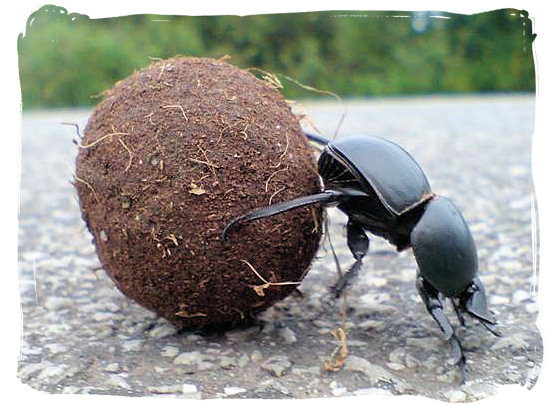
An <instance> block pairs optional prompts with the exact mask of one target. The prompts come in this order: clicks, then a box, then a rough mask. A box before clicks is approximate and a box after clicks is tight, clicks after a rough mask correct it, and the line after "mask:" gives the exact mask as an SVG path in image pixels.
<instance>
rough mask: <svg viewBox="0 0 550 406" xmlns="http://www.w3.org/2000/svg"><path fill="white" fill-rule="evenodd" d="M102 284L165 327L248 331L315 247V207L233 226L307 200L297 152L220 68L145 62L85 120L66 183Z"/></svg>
mask: <svg viewBox="0 0 550 406" xmlns="http://www.w3.org/2000/svg"><path fill="white" fill-rule="evenodd" d="M74 183H75V186H76V188H77V191H78V197H79V201H80V207H81V211H82V216H83V218H84V220H85V222H86V224H87V226H88V228H89V230H90V232H91V233H92V235H93V237H94V243H95V247H96V250H97V253H98V256H99V259H100V261H101V263H102V266H103V267H104V269H105V270H106V272H107V273H108V274H109V276H110V277H111V278H112V279H113V281H114V282H115V284H116V286H117V287H118V288H119V289H120V290H121V291H122V292H123V293H124V294H125V295H127V296H128V297H130V298H132V299H134V300H135V301H136V302H138V303H139V304H141V305H142V306H144V307H146V308H148V309H150V310H152V311H154V312H156V313H157V314H159V315H160V316H162V317H164V318H166V319H168V320H169V321H171V322H173V323H174V324H176V326H178V327H179V328H183V329H195V328H204V327H220V326H223V327H226V326H228V325H235V324H240V323H242V322H246V321H249V320H250V319H252V318H253V317H254V315H256V314H257V313H259V312H260V311H262V310H265V309H266V308H268V307H269V306H270V305H272V304H273V303H275V302H276V301H278V300H280V299H282V298H284V297H285V296H287V295H288V294H289V293H290V292H292V291H293V290H294V289H295V287H296V286H297V285H296V282H300V281H301V280H302V278H303V277H304V276H305V274H306V272H307V270H308V267H309V264H310V262H311V260H312V258H313V257H314V255H315V253H316V251H317V248H318V244H319V240H320V234H321V233H320V227H319V224H320V222H321V213H320V211H319V210H318V209H317V208H311V207H310V208H303V209H299V210H294V211H291V212H288V213H285V214H282V215H278V216H275V217H272V218H268V219H263V220H260V221H256V222H253V223H251V224H248V225H246V226H244V227H242V228H240V229H239V230H238V231H236V232H235V233H233V234H232V235H231V236H230V238H229V239H228V240H227V241H225V242H224V241H223V240H222V238H221V233H222V230H223V229H224V227H225V226H226V225H227V223H228V222H229V221H230V220H231V219H233V218H234V217H236V216H238V215H241V214H244V213H246V212H247V211H249V210H252V209H254V208H259V207H263V206H267V205H269V204H271V203H275V202H280V201H283V200H288V199H290V198H293V197H297V196H302V195H307V194H312V193H316V192H318V191H319V188H320V185H319V180H318V176H317V173H316V167H315V163H314V156H313V151H312V149H311V147H310V146H309V145H308V143H307V140H306V138H305V136H304V134H303V132H302V130H301V128H300V125H299V122H298V120H297V118H296V117H295V116H294V114H293V113H292V112H291V110H290V108H289V106H288V105H287V103H286V101H285V99H284V97H283V96H282V95H281V93H280V92H279V91H278V90H277V89H276V88H275V86H274V85H273V83H270V82H268V81H264V80H261V79H258V78H256V77H255V76H254V75H252V74H251V73H249V72H247V71H245V70H242V69H239V68H237V67H235V66H233V65H231V64H229V63H227V62H226V61H225V60H212V59H204V58H188V57H179V58H174V59H169V60H162V61H157V62H155V63H153V64H152V65H150V66H149V67H147V68H145V69H143V70H141V71H139V72H136V73H135V74H133V75H132V76H131V77H129V78H127V79H125V80H123V81H121V82H119V83H117V84H116V85H115V86H114V88H113V89H112V90H110V91H109V92H108V93H107V94H106V95H105V98H104V99H103V100H102V102H101V103H99V105H98V106H97V108H96V109H95V110H94V112H93V114H92V115H91V117H90V119H89V121H88V124H87V126H86V129H85V131H84V135H83V138H82V140H81V141H80V145H79V153H78V156H77V162H76V174H75V180H74Z"/></svg>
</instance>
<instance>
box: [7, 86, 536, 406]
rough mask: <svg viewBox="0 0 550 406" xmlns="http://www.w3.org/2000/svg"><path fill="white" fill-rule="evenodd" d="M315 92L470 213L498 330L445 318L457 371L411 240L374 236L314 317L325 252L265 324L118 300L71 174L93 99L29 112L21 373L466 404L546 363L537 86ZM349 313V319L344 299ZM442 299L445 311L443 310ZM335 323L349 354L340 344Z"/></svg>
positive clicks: (247, 393) (320, 114)
mask: <svg viewBox="0 0 550 406" xmlns="http://www.w3.org/2000/svg"><path fill="white" fill-rule="evenodd" d="M346 106H347V107H346V109H344V105H342V104H340V103H308V104H306V108H307V111H308V113H309V115H310V116H311V117H312V119H313V120H314V122H315V123H316V126H317V128H319V129H320V130H321V131H322V132H323V133H324V134H325V135H326V136H331V135H333V134H334V131H335V129H336V127H337V124H338V121H339V119H340V118H341V117H342V114H343V112H344V110H345V111H346V115H345V119H344V122H343V125H342V127H341V128H340V129H339V132H338V136H346V135H348V134H354V133H367V134H372V135H378V136H382V137H385V138H387V139H390V140H392V141H395V142H397V143H399V144H401V145H402V146H403V147H405V149H407V150H408V151H409V152H410V153H411V154H412V155H413V156H414V157H415V158H416V160H417V161H418V162H419V163H420V165H421V166H422V167H423V168H424V170H425V172H426V173H427V175H428V178H429V179H430V183H431V185H432V189H433V190H434V191H436V192H437V193H438V194H441V195H445V196H447V197H449V198H451V199H452V200H453V201H454V202H455V203H456V205H457V206H458V207H459V208H460V209H461V210H462V212H463V215H464V217H465V218H466V219H467V221H468V222H469V224H470V228H471V230H472V232H473V234H474V238H475V240H476V243H477V246H478V254H479V261H480V274H481V278H482V280H483V281H484V283H485V286H486V289H487V292H488V295H489V302H490V307H491V309H492V310H493V312H494V313H495V315H496V316H497V318H498V320H499V323H500V324H499V329H500V331H501V332H502V337H500V338H499V337H495V336H492V335H491V334H489V333H488V332H487V331H486V330H485V329H484V328H483V327H482V326H480V325H478V324H476V323H474V322H470V323H468V326H467V327H466V328H459V327H458V322H457V320H456V318H455V317H454V316H453V315H452V312H450V311H449V316H450V319H451V321H452V323H453V324H454V325H455V326H456V329H457V332H458V335H459V337H460V339H461V341H462V343H463V346H464V349H465V354H466V357H467V359H468V371H469V376H468V380H467V382H466V383H465V384H464V385H461V384H460V382H459V374H458V373H457V369H456V368H455V367H452V366H450V365H449V363H448V361H449V358H450V351H449V347H448V345H447V344H446V343H445V342H444V341H443V339H442V336H441V333H440V331H439V329H438V327H437V326H436V324H435V323H434V322H433V320H432V319H431V317H430V316H429V315H428V313H427V312H426V311H425V309H424V306H423V304H422V302H421V300H420V298H419V296H418V294H417V293H416V289H415V274H416V267H415V261H414V258H413V256H412V253H411V252H410V251H405V252H401V253H397V252H395V250H393V249H392V247H391V246H390V245H388V244H387V243H386V242H385V241H383V240H381V239H377V238H373V239H371V250H370V252H369V254H368V256H367V258H366V260H365V261H364V266H363V269H362V271H361V274H360V276H359V277H358V279H357V281H356V282H355V283H354V284H353V285H352V286H351V287H350V288H349V289H348V290H347V292H346V297H345V300H341V301H340V302H338V303H337V304H336V305H335V306H334V307H333V308H331V309H329V310H328V311H325V312H322V314H318V313H319V309H321V308H322V303H323V299H324V298H325V297H326V296H327V293H328V288H329V287H330V286H331V285H332V284H333V283H334V282H335V280H336V278H337V273H336V269H335V266H334V261H333V258H332V255H331V254H330V251H329V249H328V246H327V245H326V243H325V246H324V247H323V248H321V249H320V251H319V254H318V259H317V260H316V261H315V262H314V264H313V265H312V268H311V270H310V272H309V274H308V276H307V277H306V278H305V280H304V282H303V283H302V285H301V286H300V291H301V292H302V295H292V296H290V297H288V298H287V299H285V300H284V301H282V302H280V303H279V304H277V305H276V306H275V307H273V308H271V309H269V310H268V311H266V312H265V313H263V314H262V315H261V316H260V319H261V321H262V322H261V323H258V324H257V325H253V326H251V327H248V328H245V329H239V330H232V331H228V332H224V333H223V332H222V333H219V334H209V335H205V334H198V333H196V332H186V333H179V334H178V333H177V332H176V331H175V329H174V328H173V327H172V326H171V325H170V324H169V323H167V322H166V321H164V320H163V319H159V318H157V317H155V315H154V314H152V313H150V312H149V311H147V310H144V309H143V308H141V307H140V306H138V305H137V304H135V303H133V302H132V301H130V300H129V299H127V298H125V297H124V296H123V295H122V294H121V293H120V292H119V291H117V289H116V288H115V287H114V285H113V283H112V282H111V280H110V279H109V278H108V276H107V275H106V274H105V272H104V271H103V270H101V269H100V264H99V263H98V260H97V257H96V255H95V250H94V247H93V245H92V242H91V236H90V235H89V234H88V233H87V231H86V229H85V226H84V224H83V222H82V220H81V217H80V212H79V209H78V203H77V200H76V194H75V191H74V189H73V187H72V185H71V184H70V181H71V179H72V172H73V169H74V157H75V156H76V152H77V150H76V146H75V145H74V144H73V143H72V142H71V140H72V139H73V137H74V135H75V134H74V132H75V131H74V128H73V127H71V126H64V125H62V124H61V123H62V122H76V123H79V124H80V125H81V128H83V127H84V124H85V123H86V120H87V115H88V114H89V111H83V110H76V111H70V110H63V111H47V112H30V113H25V114H24V115H23V120H22V163H21V171H22V172H21V191H20V192H21V193H20V218H19V221H20V223H19V264H20V266H19V274H20V276H19V278H20V288H21V302H22V311H23V337H22V347H21V353H20V357H19V369H18V375H19V378H20V379H21V381H22V382H23V383H25V384H28V385H29V386H31V387H32V388H35V389H38V390H41V391H45V392H49V393H82V394H86V393H96V394H112V395H123V396H172V397H174V396H175V397H182V398H202V399H206V398H223V397H230V398H312V397H333V396H363V395H367V394H387V395H393V396H395V395H400V394H413V395H421V396H428V397H431V398H436V399H441V400H445V401H452V402H456V401H471V400H476V399H481V398H484V397H487V396H492V395H495V394H496V393H498V391H499V388H501V387H502V386H503V385H509V384H516V385H517V384H519V385H522V386H524V387H525V388H526V389H525V390H526V391H527V389H529V388H531V387H532V386H533V385H535V383H536V380H537V376H538V373H539V371H540V367H541V362H542V339H541V336H540V334H539V332H538V330H537V328H536V325H535V324H536V318H537V304H536V294H537V273H536V269H535V268H534V264H535V261H534V258H536V254H537V253H536V251H534V247H536V243H535V244H534V242H533V233H532V232H533V228H534V224H533V223H532V221H533V218H536V217H533V210H534V209H533V207H534V195H533V185H532V176H531V141H532V134H533V130H534V127H533V126H534V112H535V99H534V96H532V95H517V96H513V95H512V96H509V95H508V96H476V97H423V98H406V99H403V98H396V99H382V100H379V99H377V100H367V101H349V102H347V103H346ZM329 215H330V224H331V227H330V230H331V236H332V241H333V243H334V245H335V247H336V252H337V254H338V256H339V258H340V260H341V262H342V265H343V266H344V267H345V266H349V265H350V264H351V263H352V257H351V255H350V253H349V252H348V250H347V247H346V242H345V238H344V232H343V231H344V230H343V225H344V224H345V218H344V216H342V215H340V214H339V213H337V212H335V211H333V210H332V209H331V210H330V211H329ZM344 310H345V316H343V313H344V312H343V311H344ZM448 310H450V309H448ZM338 328H343V329H345V331H346V335H345V338H346V344H347V349H348V354H347V357H345V362H344V364H343V366H342V368H341V369H339V370H338V371H333V372H328V371H326V370H325V369H324V364H325V362H327V361H329V360H330V359H331V355H332V354H333V353H334V354H336V356H338V355H339V354H340V351H339V346H341V344H342V342H343V341H342V340H341V339H342V338H343V337H342V336H340V339H339V338H338V337H336V336H334V335H333V334H331V332H333V331H335V330H337V329H338Z"/></svg>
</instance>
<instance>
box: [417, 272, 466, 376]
mask: <svg viewBox="0 0 550 406" xmlns="http://www.w3.org/2000/svg"><path fill="white" fill-rule="evenodd" d="M416 288H417V290H418V293H419V294H420V297H421V298H422V301H423V302H424V304H425V305H426V309H427V310H428V313H430V315H431V316H432V318H433V319H434V320H435V322H436V323H437V325H438V326H439V328H440V329H441V331H442V332H443V336H444V338H445V341H447V342H448V343H449V344H450V345H451V353H452V359H453V361H452V364H453V365H457V366H458V368H459V370H460V376H461V380H462V383H464V382H466V374H467V371H466V357H465V356H464V352H463V351H462V345H461V344H460V340H459V339H458V337H457V336H456V334H455V331H454V329H453V326H452V325H451V322H450V321H449V319H448V318H447V316H446V315H445V312H444V306H443V303H442V302H441V299H440V297H439V296H440V295H439V292H438V291H437V290H436V289H435V288H434V287H433V286H432V285H431V284H430V283H429V282H428V281H427V280H426V279H424V278H423V277H422V276H421V275H417V277H416Z"/></svg>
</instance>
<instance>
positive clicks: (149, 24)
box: [18, 6, 535, 108]
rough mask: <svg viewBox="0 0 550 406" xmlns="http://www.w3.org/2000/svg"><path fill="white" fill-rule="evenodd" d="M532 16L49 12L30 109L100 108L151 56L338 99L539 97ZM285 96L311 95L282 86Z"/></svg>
mask: <svg viewBox="0 0 550 406" xmlns="http://www.w3.org/2000/svg"><path fill="white" fill-rule="evenodd" d="M533 39H534V35H533V34H532V26H531V20H530V19H529V18H528V17H527V12H525V11H518V10H514V9H503V10H495V11H491V12H487V13H481V14H475V15H471V16H467V15H459V14H450V13H435V12H434V13H430V12H382V11H375V12H368V11H357V12H351V11H350V12H307V13H296V14H272V15H253V16H245V17H237V16H204V17H202V16H198V17H195V16H155V15H135V16H126V17H117V18H108V19H90V18H88V17H87V16H85V15H81V14H77V13H68V12H67V10H66V9H64V8H61V7H57V6H44V7H42V8H41V9H40V10H37V11H36V12H34V13H33V14H32V15H31V16H30V17H29V19H28V22H27V26H26V32H25V33H24V35H23V34H21V35H20V36H19V38H18V52H19V68H20V79H21V90H22V98H23V105H24V107H25V108H28V107H60V106H83V105H91V104H95V103H97V101H98V97H99V96H98V95H100V94H101V93H102V92H103V91H105V90H107V89H109V88H110V87H112V85H113V84H114V83H115V82H116V81H118V80H120V79H123V78H125V77H127V76H128V75H130V74H131V73H132V72H133V71H135V70H137V69H139V68H141V67H143V66H145V65H147V64H149V63H150V62H151V60H152V59H154V58H168V57H171V56H174V55H178V54H179V55H194V56H205V57H214V58H219V57H222V56H224V55H230V56H231V61H232V63H234V64H236V65H238V66H240V67H243V68H248V67H257V68H261V69H264V70H267V71H269V72H273V73H275V74H277V73H279V74H283V75H287V76H289V77H292V78H293V79H295V80H297V81H299V82H301V83H304V84H307V85H309V86H313V87H316V88H319V89H324V90H328V91H331V92H335V93H337V94H339V95H340V96H342V97H364V96H378V95H394V94H418V93H438V92H495V91H506V92H511V91H523V92H525V91H534V90H535V67H534V59H533V54H532V47H531V43H532V41H533ZM283 84H284V85H285V89H284V90H283V92H284V93H285V95H286V96H287V97H315V96H318V95H316V94H315V93H311V92H307V91H305V90H304V89H302V88H300V87H299V86H296V85H295V84H293V83H291V82H286V83H285V82H284V83H283Z"/></svg>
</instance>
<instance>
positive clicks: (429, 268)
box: [411, 196, 477, 296]
mask: <svg viewBox="0 0 550 406" xmlns="http://www.w3.org/2000/svg"><path fill="white" fill-rule="evenodd" d="M411 245H412V249H413V252H414V256H415V257H416V261H417V263H418V267H419V268H420V273H421V274H422V276H424V277H425V278H426V279H427V280H428V281H429V282H430V283H431V284H432V285H433V286H434V287H435V288H436V289H437V290H438V291H439V292H441V293H443V294H445V295H447V296H457V295H458V294H460V293H461V292H462V291H463V290H464V289H465V288H466V287H467V286H468V285H470V284H471V282H472V280H473V279H474V277H475V276H476V274H477V250H476V246H475V242H474V239H473V237H472V234H471V233H470V229H469V228H468V225H467V224H466V221H465V220H464V218H463V217H462V214H460V211H459V210H458V209H457V208H456V207H455V205H454V204H453V203H452V202H451V201H450V200H449V199H447V198H444V197H439V196H438V197H435V198H434V199H432V200H431V201H430V202H429V203H428V204H427V205H426V208H425V210H424V214H423V215H422V217H421V218H420V220H419V221H418V223H417V224H416V226H415V227H414V229H413V230H412V233H411Z"/></svg>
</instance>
